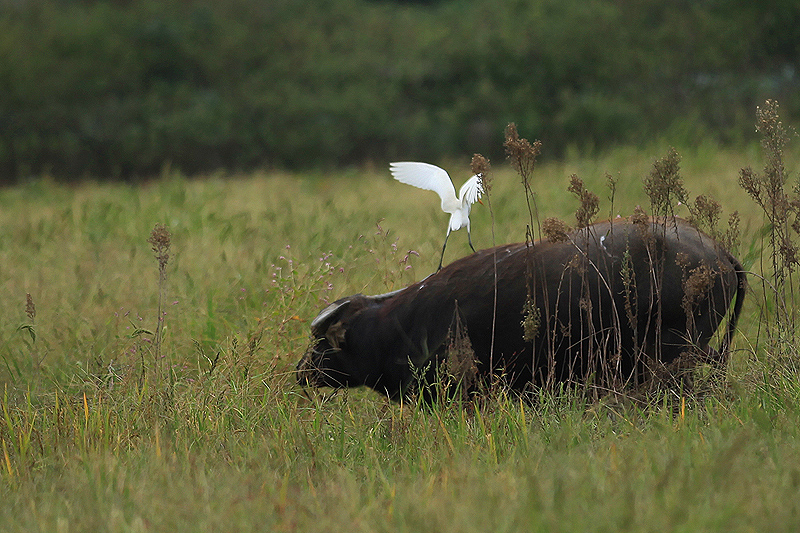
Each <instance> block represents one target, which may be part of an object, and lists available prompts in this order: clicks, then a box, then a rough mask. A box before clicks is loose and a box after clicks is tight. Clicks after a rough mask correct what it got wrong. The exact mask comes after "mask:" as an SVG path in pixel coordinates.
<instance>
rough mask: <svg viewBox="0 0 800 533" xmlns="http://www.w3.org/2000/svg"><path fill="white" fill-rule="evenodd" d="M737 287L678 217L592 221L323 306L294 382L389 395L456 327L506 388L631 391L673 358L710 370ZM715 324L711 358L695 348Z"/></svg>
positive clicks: (735, 266)
mask: <svg viewBox="0 0 800 533" xmlns="http://www.w3.org/2000/svg"><path fill="white" fill-rule="evenodd" d="M495 272H496V285H497V287H496V295H497V296H496V298H497V299H496V305H495ZM744 289H745V279H744V272H743V269H742V267H741V265H740V263H739V262H738V261H737V260H736V259H735V258H734V257H733V256H732V255H731V254H730V253H728V252H727V251H726V250H724V249H723V248H722V246H721V245H720V244H719V243H717V242H716V241H714V240H713V239H712V238H711V237H709V236H708V235H705V234H704V233H702V232H701V231H699V230H698V229H696V228H695V227H694V226H692V225H691V224H689V223H688V222H686V221H684V220H682V219H678V218H669V219H666V220H663V219H662V220H659V221H656V220H654V219H650V220H644V221H638V222H634V221H631V220H628V219H617V220H614V221H606V222H601V223H597V224H594V225H591V226H588V227H586V228H583V229H580V230H576V231H574V232H572V233H568V234H566V235H565V236H564V238H563V239H559V242H549V241H537V242H535V243H532V244H530V243H528V244H526V243H519V244H507V245H503V246H498V247H496V248H491V249H487V250H482V251H479V252H477V253H475V254H472V255H470V256H468V257H465V258H463V259H460V260H458V261H455V262H453V263H451V264H450V265H448V266H446V267H445V268H443V269H441V270H440V271H439V272H437V273H436V274H433V275H431V276H429V277H428V278H426V279H424V280H422V281H420V282H417V283H414V284H412V285H409V286H408V287H406V288H405V289H402V290H400V291H395V292H393V293H389V294H387V295H380V296H365V295H361V294H357V295H353V296H349V297H347V298H343V299H341V300H339V301H337V302H334V303H333V304H331V305H330V306H328V307H327V308H325V309H324V310H323V311H322V312H321V313H320V314H319V315H318V316H317V318H316V319H314V321H313V322H312V342H311V345H310V346H309V349H308V350H307V353H306V355H305V356H304V357H303V358H302V360H301V361H300V363H299V364H298V372H299V373H298V379H299V380H300V382H301V383H303V384H307V385H312V386H331V387H352V386H361V385H366V386H368V387H372V388H373V389H375V390H377V391H380V392H381V393H384V394H388V395H389V396H390V397H392V398H399V397H400V396H401V395H403V394H404V393H405V392H406V391H409V390H413V388H414V385H415V383H416V381H417V380H418V379H419V377H420V376H421V375H425V373H426V372H427V374H428V375H430V373H431V371H432V369H435V368H436V367H437V366H438V365H439V364H440V363H441V362H442V361H444V359H445V358H446V355H447V350H448V346H451V345H452V342H451V341H452V332H453V331H454V326H455V325H456V324H459V325H460V326H461V329H462V330H463V331H464V332H466V335H467V336H468V340H469V343H468V344H469V346H471V350H472V351H473V352H474V358H475V363H476V366H477V372H478V375H479V376H482V377H483V378H486V377H489V376H491V375H492V374H500V375H502V376H504V378H505V380H506V381H507V383H508V384H509V385H510V386H511V387H512V388H515V389H520V390H523V389H525V388H527V387H530V386H542V385H545V384H548V383H554V382H585V381H586V380H587V379H589V378H590V377H591V379H592V380H593V383H597V384H602V385H604V386H618V385H620V384H622V385H624V384H626V383H635V382H639V381H641V380H642V379H644V378H645V376H646V375H647V372H648V368H650V369H651V368H652V367H653V365H657V364H669V363H671V362H673V361H675V360H676V359H678V358H679V357H680V356H681V354H683V353H685V352H695V353H700V354H705V355H707V356H710V357H713V358H716V359H717V362H718V363H720V364H723V363H724V360H725V352H726V350H727V346H728V342H729V340H730V336H731V335H732V334H733V332H734V330H735V327H736V321H737V319H738V316H739V313H740V311H741V306H742V301H743V298H744ZM734 302H735V305H733V310H732V311H729V310H730V308H731V306H732V303H734ZM726 316H729V318H728V324H727V327H726V329H725V331H724V333H723V335H722V337H723V341H722V346H721V347H720V349H719V351H717V350H715V349H714V348H711V347H709V342H710V340H711V338H712V336H713V335H714V333H715V332H716V331H717V329H718V328H719V326H720V325H721V324H722V322H723V320H724V319H725V317H726Z"/></svg>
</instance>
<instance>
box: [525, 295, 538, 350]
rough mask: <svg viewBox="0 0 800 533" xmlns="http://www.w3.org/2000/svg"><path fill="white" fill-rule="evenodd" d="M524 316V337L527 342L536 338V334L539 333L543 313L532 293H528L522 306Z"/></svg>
mask: <svg viewBox="0 0 800 533" xmlns="http://www.w3.org/2000/svg"><path fill="white" fill-rule="evenodd" d="M522 316H523V318H522V338H523V339H524V340H525V341H526V342H531V341H533V340H534V339H536V335H538V334H539V327H540V326H541V322H542V320H541V318H542V315H541V312H540V311H539V308H538V307H536V305H534V303H533V300H531V297H530V295H528V298H527V299H526V300H525V304H524V305H523V307H522Z"/></svg>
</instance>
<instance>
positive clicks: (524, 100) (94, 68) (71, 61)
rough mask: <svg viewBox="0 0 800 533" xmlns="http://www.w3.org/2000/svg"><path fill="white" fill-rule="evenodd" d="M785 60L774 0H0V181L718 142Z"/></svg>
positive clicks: (787, 9)
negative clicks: (514, 132) (532, 141)
mask: <svg viewBox="0 0 800 533" xmlns="http://www.w3.org/2000/svg"><path fill="white" fill-rule="evenodd" d="M799 61H800V4H798V3H797V2H795V1H793V0H765V1H761V2H752V1H750V0H706V1H702V2H697V1H689V0H683V1H671V2H664V1H662V0H515V1H509V2H496V1H493V0H439V1H429V2H400V1H390V0H382V1H381V0H374V1H367V0H319V1H315V2H307V1H303V0H269V1H262V0H230V1H226V2H216V1H204V0H180V1H179V0H144V1H132V2H128V1H119V2H102V1H67V0H61V1H58V0H40V1H31V0H0V177H2V178H3V179H4V180H5V181H13V180H16V179H19V178H20V177H27V176H29V175H37V174H41V173H49V174H51V175H54V176H57V177H62V178H66V179H70V180H72V179H78V178H81V177H85V176H92V177H95V178H100V179H106V178H109V177H122V178H135V177H137V176H150V175H153V174H156V173H158V172H160V171H161V170H162V169H163V168H165V167H171V168H173V169H179V170H181V171H183V172H185V173H190V174H191V173H196V172H201V171H202V172H205V171H210V170H217V169H229V170H230V169H238V170H247V169H252V168H264V167H267V168H275V167H278V168H287V169H301V168H310V167H314V168H332V167H337V166H341V165H348V164H363V163H365V162H369V161H376V162H384V161H386V160H390V159H396V158H403V159H429V160H430V159H434V160H439V159H440V158H441V157H446V156H448V155H451V156H452V155H454V154H455V155H459V156H460V155H463V154H465V153H466V154H471V153H473V152H480V153H483V154H484V155H486V156H488V157H489V158H491V159H495V160H496V159H499V158H502V152H501V150H502V148H501V143H502V131H503V128H504V127H505V125H506V124H507V123H508V122H511V121H514V122H516V123H517V124H518V125H519V128H520V131H521V132H523V133H524V134H526V135H529V136H530V137H532V138H539V139H542V141H543V142H544V143H545V146H546V149H547V151H548V153H550V154H560V153H563V152H564V151H565V150H566V149H568V148H569V147H571V146H576V147H579V148H586V149H593V148H604V147H608V146H610V145H613V144H614V143H617V142H623V143H631V142H632V143H635V144H641V143H642V141H643V140H644V139H652V138H657V137H662V136H663V137H665V138H669V139H670V143H671V144H674V145H677V146H691V145H693V144H695V143H696V142H698V141H699V140H700V139H703V140H708V139H714V140H717V141H719V142H722V143H730V144H732V145H734V146H735V145H738V144H740V143H742V142H743V141H747V140H749V139H751V138H753V136H754V133H753V128H752V114H753V111H754V109H755V106H756V105H757V104H759V103H761V102H763V101H764V100H765V99H766V98H776V99H777V100H779V101H780V102H781V104H782V106H783V109H784V111H785V112H786V115H787V116H794V117H797V116H800V90H798V88H799V87H800V62H799Z"/></svg>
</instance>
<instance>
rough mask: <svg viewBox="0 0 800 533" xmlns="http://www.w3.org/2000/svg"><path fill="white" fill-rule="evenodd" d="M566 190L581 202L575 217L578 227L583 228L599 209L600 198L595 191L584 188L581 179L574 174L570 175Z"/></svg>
mask: <svg viewBox="0 0 800 533" xmlns="http://www.w3.org/2000/svg"><path fill="white" fill-rule="evenodd" d="M567 190H568V191H569V192H571V193H572V194H574V195H575V196H576V197H577V198H578V200H580V202H581V205H580V207H578V210H577V211H575V218H576V219H577V221H578V227H579V228H585V227H586V226H588V225H589V224H591V223H592V220H593V219H594V217H595V216H596V215H597V212H598V211H599V210H600V199H599V198H598V197H597V195H596V194H595V193H593V192H591V191H589V190H587V189H586V187H585V186H584V184H583V180H581V179H580V178H579V177H578V176H577V175H576V174H573V175H572V176H570V178H569V187H568V188H567Z"/></svg>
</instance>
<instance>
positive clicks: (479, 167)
mask: <svg viewBox="0 0 800 533" xmlns="http://www.w3.org/2000/svg"><path fill="white" fill-rule="evenodd" d="M471 167H472V173H473V174H474V175H476V176H478V179H479V180H480V181H481V188H482V189H483V194H486V195H488V194H489V193H490V192H491V190H492V179H491V176H490V175H489V169H490V168H491V165H489V160H488V159H486V158H485V157H483V156H482V155H481V154H475V155H473V156H472V164H471Z"/></svg>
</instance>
